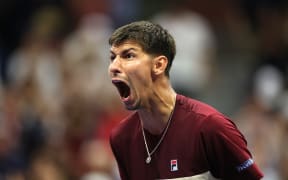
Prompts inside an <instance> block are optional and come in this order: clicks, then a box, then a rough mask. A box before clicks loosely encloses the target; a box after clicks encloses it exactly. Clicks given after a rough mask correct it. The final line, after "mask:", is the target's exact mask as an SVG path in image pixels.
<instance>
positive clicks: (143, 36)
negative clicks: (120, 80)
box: [109, 21, 176, 77]
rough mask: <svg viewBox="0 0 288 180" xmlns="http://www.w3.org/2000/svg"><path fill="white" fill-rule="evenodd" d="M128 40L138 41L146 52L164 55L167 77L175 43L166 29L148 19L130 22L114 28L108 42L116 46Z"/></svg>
mask: <svg viewBox="0 0 288 180" xmlns="http://www.w3.org/2000/svg"><path fill="white" fill-rule="evenodd" d="M128 40H131V41H135V42H136V43H138V44H139V45H140V46H141V47H142V49H143V51H144V52H146V53H148V54H152V55H164V56H166V57H167V59H168V65H167V68H166V70H165V74H166V75H167V76H168V77H169V71H170V68H171V65H172V62H173V60H174V57H175V54H176V45H175V41H174V38H173V37H172V36H171V34H170V33H169V32H168V31H167V30H166V29H164V28H163V27H162V26H160V25H159V24H155V23H152V22H149V21H136V22H132V23H130V24H127V25H124V26H121V27H119V28H118V29H116V30H115V31H114V33H113V34H112V35H111V37H110V38H109V44H110V45H111V46H112V45H116V46H118V45H120V44H122V43H124V42H125V41H128Z"/></svg>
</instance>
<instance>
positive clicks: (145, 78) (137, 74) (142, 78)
mask: <svg viewBox="0 0 288 180" xmlns="http://www.w3.org/2000/svg"><path fill="white" fill-rule="evenodd" d="M129 77H130V79H131V81H132V82H133V84H135V85H139V86H142V87H147V86H149V84H150V83H151V69H149V68H146V67H145V68H143V66H142V67H138V68H136V69H134V70H133V71H130V72H129Z"/></svg>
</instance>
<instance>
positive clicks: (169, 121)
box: [141, 108, 174, 164]
mask: <svg viewBox="0 0 288 180" xmlns="http://www.w3.org/2000/svg"><path fill="white" fill-rule="evenodd" d="M173 112H174V108H173V110H172V112H171V113H170V116H169V119H168V124H167V126H166V127H165V130H164V132H163V134H162V136H161V138H160V140H159V141H158V143H157V144H156V146H155V147H154V149H153V150H152V151H151V152H149V148H148V144H147V140H146V136H145V132H144V128H143V126H142V125H141V128H142V134H143V138H144V143H145V148H146V151H147V155H148V157H147V158H146V164H149V163H150V162H151V159H152V158H151V156H152V154H153V153H154V152H155V151H156V150H157V149H158V147H159V145H160V144H161V142H162V141H163V139H164V137H165V135H166V133H167V131H168V128H169V126H170V124H171V119H172V116H173Z"/></svg>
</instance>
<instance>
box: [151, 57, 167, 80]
mask: <svg viewBox="0 0 288 180" xmlns="http://www.w3.org/2000/svg"><path fill="white" fill-rule="evenodd" d="M167 65H168V59H167V57H166V56H163V55H161V56H156V57H155V58H154V60H153V69H152V71H153V73H154V75H159V74H162V73H163V74H164V73H165V70H166V67H167Z"/></svg>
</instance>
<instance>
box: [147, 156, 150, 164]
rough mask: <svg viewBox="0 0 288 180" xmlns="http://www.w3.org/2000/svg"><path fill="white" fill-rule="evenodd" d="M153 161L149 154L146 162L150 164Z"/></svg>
mask: <svg viewBox="0 0 288 180" xmlns="http://www.w3.org/2000/svg"><path fill="white" fill-rule="evenodd" d="M150 162H151V156H148V157H147V158H146V164H149V163H150Z"/></svg>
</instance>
